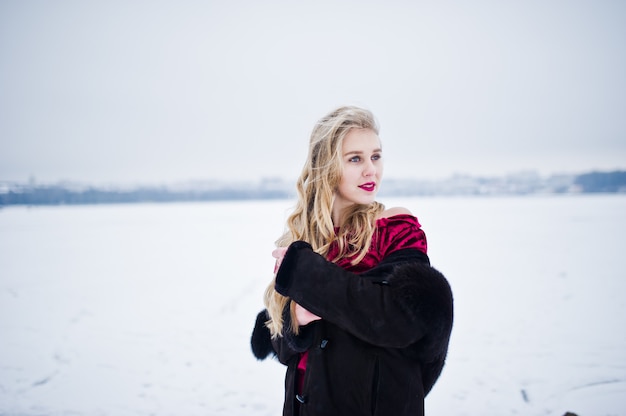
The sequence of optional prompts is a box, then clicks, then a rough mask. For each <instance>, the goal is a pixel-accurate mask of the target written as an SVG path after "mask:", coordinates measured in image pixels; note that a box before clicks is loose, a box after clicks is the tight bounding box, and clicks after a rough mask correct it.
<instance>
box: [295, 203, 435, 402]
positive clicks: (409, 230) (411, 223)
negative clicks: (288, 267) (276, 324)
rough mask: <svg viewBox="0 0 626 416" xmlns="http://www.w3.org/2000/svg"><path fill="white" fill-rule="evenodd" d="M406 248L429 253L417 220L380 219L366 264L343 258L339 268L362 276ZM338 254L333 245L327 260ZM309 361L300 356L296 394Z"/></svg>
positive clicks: (401, 217) (402, 216)
mask: <svg viewBox="0 0 626 416" xmlns="http://www.w3.org/2000/svg"><path fill="white" fill-rule="evenodd" d="M405 248H415V249H418V250H420V251H421V252H423V253H424V254H426V252H427V248H428V246H427V243H426V234H425V233H424V231H423V230H422V228H421V225H420V223H419V221H418V220H417V218H416V217H414V216H413V215H408V214H400V215H394V216H392V217H387V218H380V219H378V220H377V221H376V231H375V232H374V236H373V237H372V245H371V247H370V249H369V251H368V252H367V254H366V255H365V257H364V258H363V260H361V261H360V262H359V263H357V264H355V265H353V264H351V263H350V262H351V260H352V259H353V258H354V257H344V258H342V259H340V260H339V261H337V263H336V264H337V265H338V266H341V267H342V268H344V269H345V270H347V271H350V272H353V273H363V272H366V271H368V270H370V269H371V268H373V267H374V266H376V265H377V264H378V263H380V262H381V260H382V259H384V258H385V257H386V256H388V255H389V254H391V253H393V252H394V251H397V250H401V249H405ZM338 254H339V247H338V246H337V245H336V244H333V245H332V246H331V247H330V250H329V252H328V255H327V256H326V258H327V259H328V260H330V261H332V260H333V259H334V258H335V257H337V255H338ZM307 359H308V351H307V352H304V353H302V354H300V361H299V362H298V370H297V371H298V374H297V382H298V388H297V391H298V392H299V393H300V392H302V386H303V384H304V373H305V371H306V363H307Z"/></svg>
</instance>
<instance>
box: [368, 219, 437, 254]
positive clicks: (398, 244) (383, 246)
mask: <svg viewBox="0 0 626 416" xmlns="http://www.w3.org/2000/svg"><path fill="white" fill-rule="evenodd" d="M376 228H377V229H378V231H377V236H378V240H377V242H378V244H379V245H380V247H379V251H381V252H383V253H386V254H390V253H391V252H393V251H396V250H399V249H403V248H416V249H418V250H420V251H421V252H423V253H424V254H426V252H427V243H426V235H425V233H424V231H423V230H422V226H421V224H420V223H419V221H418V219H417V217H415V216H414V215H413V214H412V213H411V211H409V210H408V209H406V208H402V207H394V208H389V209H386V210H385V211H383V212H382V213H381V215H380V216H379V218H378V219H377V220H376Z"/></svg>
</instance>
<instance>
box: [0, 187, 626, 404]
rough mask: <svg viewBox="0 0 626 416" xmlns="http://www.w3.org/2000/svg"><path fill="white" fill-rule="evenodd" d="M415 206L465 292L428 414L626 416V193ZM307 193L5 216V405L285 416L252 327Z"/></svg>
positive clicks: (1, 290)
mask: <svg viewBox="0 0 626 416" xmlns="http://www.w3.org/2000/svg"><path fill="white" fill-rule="evenodd" d="M382 202H383V203H385V204H386V205H387V206H397V205H400V206H405V207H407V208H409V209H410V210H411V211H412V212H413V213H414V214H415V215H416V216H417V217H418V218H419V220H420V222H421V223H422V226H423V228H424V230H425V231H426V233H427V236H428V241H429V255H430V258H431V262H432V264H433V266H434V267H436V268H437V269H439V270H440V271H441V272H443V273H444V274H445V275H446V277H447V278H448V280H449V282H450V284H451V286H452V289H453V292H454V296H455V325H454V329H453V332H452V339H451V342H450V350H449V355H448V360H447V364H446V367H445V368H444V371H443V374H442V376H441V378H440V379H439V381H438V383H437V384H436V385H435V387H434V389H433V391H432V392H431V394H430V395H429V396H428V397H427V399H426V411H427V414H428V415H431V416H432V415H445V416H450V415H452V416H454V415H458V416H461V415H473V416H475V415H555V416H561V415H563V414H565V412H567V411H570V412H574V413H576V414H578V415H579V416H587V415H594V416H598V415H599V416H608V415H626V331H625V326H624V320H625V317H626V252H625V249H626V196H624V195H594V196H583V195H576V196H572V195H568V196H549V195H546V196H523V197H473V198H471V197H458V198H457V197H447V198H445V197H432V198H395V199H388V200H383V201H382ZM292 206H293V201H287V200H280V201H253V202H219V203H218V202H215V203H175V204H134V205H98V206H56V207H9V208H4V209H1V210H0V415H15V416H43V415H89V416H92V415H93V416H98V415H116V416H124V415H176V416H181V415H182V416H193V415H229V416H238V415H241V416H243V415H246V416H247V415H279V414H280V413H281V408H282V400H283V376H284V367H283V366H282V365H281V364H280V363H278V362H277V361H276V360H271V359H270V360H266V361H262V362H261V361H257V360H256V359H255V358H254V357H253V356H252V353H251V352H250V347H249V338H250V333H251V330H252V326H253V323H254V319H255V316H256V314H257V312H258V311H260V310H261V309H262V307H263V306H262V295H263V291H264V290H265V287H266V285H267V284H268V282H269V281H270V279H271V277H272V270H273V259H272V257H271V251H272V249H273V247H274V244H273V242H274V241H275V239H276V238H277V237H278V236H279V235H280V234H281V232H282V230H283V227H284V221H285V219H286V217H287V214H288V212H289V210H290V209H291V208H292Z"/></svg>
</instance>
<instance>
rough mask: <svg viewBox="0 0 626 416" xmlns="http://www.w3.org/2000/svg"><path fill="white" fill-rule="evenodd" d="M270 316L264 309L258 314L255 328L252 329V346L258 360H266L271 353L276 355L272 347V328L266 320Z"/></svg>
mask: <svg viewBox="0 0 626 416" xmlns="http://www.w3.org/2000/svg"><path fill="white" fill-rule="evenodd" d="M268 319H269V317H268V316H267V310H265V309H263V310H262V311H261V312H259V314H258V315H257V316H256V321H255V323H254V330H253V331H252V337H251V339H250V344H251V347H252V353H253V354H254V356H255V357H256V358H257V360H264V359H266V358H267V357H268V355H270V354H274V355H276V353H275V352H274V348H273V347H272V336H271V334H270V330H269V329H268V328H267V327H266V326H265V322H267V320H268Z"/></svg>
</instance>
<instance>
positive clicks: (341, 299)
mask: <svg viewBox="0 0 626 416" xmlns="http://www.w3.org/2000/svg"><path fill="white" fill-rule="evenodd" d="M276 290H277V291H278V292H279V293H280V294H282V295H284V296H288V297H290V298H291V299H292V300H294V301H295V302H297V303H298V304H300V305H302V306H303V307H304V308H306V309H308V310H309V311H311V312H312V313H314V314H316V315H318V316H320V317H322V320H319V321H315V322H313V323H311V324H309V325H307V326H305V327H301V328H300V334H299V335H298V336H295V335H294V334H292V333H290V332H289V331H287V330H284V331H283V336H282V337H277V338H275V339H274V340H272V339H271V338H270V333H269V330H268V329H267V328H266V327H265V325H264V322H265V321H266V320H267V319H268V316H267V312H266V311H262V312H260V313H259V314H258V316H257V320H256V324H255V328H254V331H253V334H252V340H251V343H252V351H253V353H254V355H255V356H256V357H257V358H258V359H264V358H266V357H268V356H270V355H272V356H276V357H277V358H278V360H279V361H280V362H281V363H283V364H285V365H287V374H286V378H285V403H284V410H283V415H285V416H291V415H299V416H309V415H310V416H321V415H323V416H331V415H351V416H360V415H380V416H383V415H384V416H386V415H394V416H403V415H413V416H415V415H423V413H424V397H425V396H426V394H428V392H429V391H430V389H431V388H432V387H433V385H434V383H435V381H436V380H437V378H438V377H439V375H440V373H441V370H442V368H443V365H444V361H445V358H446V354H447V350H448V342H449V339H450V332H451V330H452V319H453V304H452V303H453V302H452V292H451V290H450V286H449V284H448V282H447V280H446V279H445V277H444V276H443V275H442V274H441V273H439V272H438V271H437V270H435V269H434V268H432V267H431V266H430V264H429V261H428V257H427V256H426V255H425V254H423V253H422V252H420V251H419V250H416V249H403V250H398V251H396V252H394V253H392V254H391V255H389V256H387V257H386V258H385V259H384V260H383V261H382V262H381V263H379V264H378V266H376V267H374V268H373V269H371V270H369V271H367V272H365V273H362V274H354V273H351V272H348V271H346V270H344V269H342V268H341V267H339V266H337V265H335V264H333V263H331V262H329V261H327V260H326V259H325V258H324V257H322V256H320V255H319V254H317V253H315V252H313V250H312V249H311V246H310V245H309V244H307V243H305V242H301V241H298V242H295V243H293V244H292V245H291V246H289V249H288V250H287V253H286V254H285V257H284V259H283V262H282V265H281V267H280V269H279V270H278V274H277V276H276ZM283 317H284V318H285V320H286V322H285V328H289V319H290V318H289V313H288V308H286V310H285V313H284V314H283ZM304 351H308V352H309V353H308V354H309V356H308V362H307V370H306V375H305V378H304V386H303V391H302V392H300V393H299V394H298V392H297V391H296V390H297V388H296V368H297V365H298V361H299V357H300V353H302V352H304Z"/></svg>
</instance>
